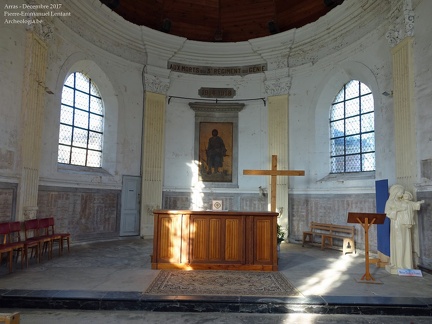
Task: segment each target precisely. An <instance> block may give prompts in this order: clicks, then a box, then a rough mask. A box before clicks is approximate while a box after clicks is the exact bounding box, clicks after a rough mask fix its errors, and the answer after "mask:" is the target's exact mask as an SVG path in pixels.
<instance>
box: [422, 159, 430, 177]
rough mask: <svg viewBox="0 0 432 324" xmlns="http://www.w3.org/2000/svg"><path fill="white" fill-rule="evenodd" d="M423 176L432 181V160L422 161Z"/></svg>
mask: <svg viewBox="0 0 432 324" xmlns="http://www.w3.org/2000/svg"><path fill="white" fill-rule="evenodd" d="M421 176H422V178H426V179H429V180H432V159H427V160H422V161H421Z"/></svg>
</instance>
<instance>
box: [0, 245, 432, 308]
mask: <svg viewBox="0 0 432 324" xmlns="http://www.w3.org/2000/svg"><path fill="white" fill-rule="evenodd" d="M151 253H152V241H151V240H142V239H139V238H126V239H119V240H115V241H109V242H95V243H89V244H74V245H73V246H72V247H71V251H70V252H69V253H67V252H65V253H64V254H63V255H62V256H60V257H59V256H58V255H57V254H56V253H54V257H53V258H52V259H51V260H47V259H46V258H44V259H43V261H42V262H41V263H40V264H37V263H35V262H34V260H32V261H31V262H30V265H29V267H28V268H25V269H23V270H21V269H20V267H19V264H18V265H15V269H14V272H13V273H12V274H8V273H7V268H6V265H5V263H4V262H3V264H2V266H1V267H0V303H1V304H2V306H3V307H26V308H28V307H30V308H56V309H60V308H64V309H131V310H140V309H141V310H159V311H160V310H164V311H197V308H199V309H200V311H230V312H269V313H271V312H281V313H283V312H285V313H287V312H291V311H292V310H293V309H296V310H297V311H303V312H312V313H320V312H326V313H329V312H334V313H338V314H349V313H352V312H354V313H355V312H357V313H358V312H360V313H361V312H363V313H365V312H377V313H378V312H379V314H390V315H394V314H400V313H401V312H404V313H406V314H411V313H415V315H420V314H421V315H424V316H431V315H432V311H431V310H432V275H430V274H428V273H425V272H423V274H422V275H423V276H422V277H402V276H398V275H391V274H389V273H388V272H387V271H385V269H383V268H377V267H376V266H375V265H373V264H371V265H370V272H371V274H372V276H373V277H374V279H375V283H363V282H359V280H360V278H361V277H362V276H363V274H364V273H365V271H366V268H365V259H364V255H363V254H361V253H357V254H347V255H342V252H340V251H337V250H324V251H322V250H320V249H319V248H318V247H312V246H307V247H302V246H301V245H298V244H282V247H281V252H280V254H279V271H280V272H282V273H283V274H284V275H285V276H286V278H287V279H288V280H289V281H290V282H291V283H292V284H293V285H294V286H295V287H296V288H297V289H298V290H299V291H300V292H301V293H302V295H303V296H304V297H301V298H294V297H293V298H277V297H275V298H268V297H265V298H260V297H252V298H251V297H243V296H222V297H221V296H148V295H147V296H146V295H142V292H144V291H145V289H146V288H147V287H148V285H149V284H150V283H151V282H152V280H153V279H154V278H155V277H156V275H157V274H158V272H159V271H158V270H152V269H151V264H150V254H151Z"/></svg>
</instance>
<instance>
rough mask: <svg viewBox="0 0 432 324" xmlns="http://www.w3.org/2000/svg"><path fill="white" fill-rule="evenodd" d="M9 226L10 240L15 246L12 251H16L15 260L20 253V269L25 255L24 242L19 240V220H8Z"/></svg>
mask: <svg viewBox="0 0 432 324" xmlns="http://www.w3.org/2000/svg"><path fill="white" fill-rule="evenodd" d="M9 228H10V234H9V235H10V241H11V243H12V244H16V245H17V246H16V247H15V248H14V251H15V252H16V256H17V260H18V257H19V256H20V254H21V269H22V268H23V264H24V259H26V258H27V255H26V254H25V244H24V242H23V241H22V240H21V222H18V221H17V222H10V223H9Z"/></svg>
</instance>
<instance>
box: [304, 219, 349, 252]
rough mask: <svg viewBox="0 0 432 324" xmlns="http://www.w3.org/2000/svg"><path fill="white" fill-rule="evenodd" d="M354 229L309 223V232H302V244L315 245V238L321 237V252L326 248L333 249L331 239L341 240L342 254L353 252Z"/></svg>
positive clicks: (336, 225) (346, 226) (347, 226)
mask: <svg viewBox="0 0 432 324" xmlns="http://www.w3.org/2000/svg"><path fill="white" fill-rule="evenodd" d="M354 235H355V227H354V226H349V225H338V224H325V223H317V222H311V225H310V230H309V231H304V232H303V244H302V246H304V245H305V243H311V244H313V243H315V237H317V236H321V250H323V249H324V248H326V247H329V248H335V246H334V245H333V239H339V240H342V252H343V254H346V253H348V252H355V243H354Z"/></svg>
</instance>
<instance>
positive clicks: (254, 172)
mask: <svg viewBox="0 0 432 324" xmlns="http://www.w3.org/2000/svg"><path fill="white" fill-rule="evenodd" d="M243 174H244V175H269V176H271V180H270V186H271V199H270V201H271V204H270V209H271V211H272V212H276V177H277V176H304V175H305V172H304V171H303V170H278V169H277V155H272V168H271V170H243Z"/></svg>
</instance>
